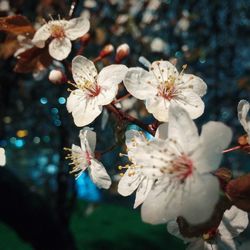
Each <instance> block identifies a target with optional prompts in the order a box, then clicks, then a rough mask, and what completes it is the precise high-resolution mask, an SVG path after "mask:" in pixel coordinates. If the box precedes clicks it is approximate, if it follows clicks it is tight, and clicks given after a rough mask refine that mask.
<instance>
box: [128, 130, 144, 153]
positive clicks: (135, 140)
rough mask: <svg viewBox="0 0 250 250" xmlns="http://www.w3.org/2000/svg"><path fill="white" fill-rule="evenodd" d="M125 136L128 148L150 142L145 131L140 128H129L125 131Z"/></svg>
mask: <svg viewBox="0 0 250 250" xmlns="http://www.w3.org/2000/svg"><path fill="white" fill-rule="evenodd" d="M125 137H126V146H127V148H128V150H130V149H133V148H136V147H137V146H138V145H141V144H144V143H147V142H148V140H147V138H146V136H145V135H144V133H143V132H141V131H138V130H133V129H131V130H127V131H126V133H125Z"/></svg>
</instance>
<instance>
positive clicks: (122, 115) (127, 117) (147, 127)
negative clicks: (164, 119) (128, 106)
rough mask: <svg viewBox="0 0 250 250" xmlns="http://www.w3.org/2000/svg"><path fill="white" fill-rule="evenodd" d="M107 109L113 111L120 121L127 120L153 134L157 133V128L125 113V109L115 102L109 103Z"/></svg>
mask: <svg viewBox="0 0 250 250" xmlns="http://www.w3.org/2000/svg"><path fill="white" fill-rule="evenodd" d="M105 107H106V108H107V110H109V111H110V112H111V113H113V114H114V115H115V116H116V117H117V118H118V119H119V120H120V121H127V122H131V123H134V124H136V125H137V126H139V127H140V128H142V129H144V130H145V131H147V132H148V133H150V134H151V135H155V130H154V129H153V128H152V126H151V125H147V124H145V123H143V122H141V121H140V120H138V119H137V118H135V117H133V116H131V115H129V114H127V113H125V112H124V111H122V110H120V109H118V108H116V107H115V106H114V105H113V104H109V105H106V106H105Z"/></svg>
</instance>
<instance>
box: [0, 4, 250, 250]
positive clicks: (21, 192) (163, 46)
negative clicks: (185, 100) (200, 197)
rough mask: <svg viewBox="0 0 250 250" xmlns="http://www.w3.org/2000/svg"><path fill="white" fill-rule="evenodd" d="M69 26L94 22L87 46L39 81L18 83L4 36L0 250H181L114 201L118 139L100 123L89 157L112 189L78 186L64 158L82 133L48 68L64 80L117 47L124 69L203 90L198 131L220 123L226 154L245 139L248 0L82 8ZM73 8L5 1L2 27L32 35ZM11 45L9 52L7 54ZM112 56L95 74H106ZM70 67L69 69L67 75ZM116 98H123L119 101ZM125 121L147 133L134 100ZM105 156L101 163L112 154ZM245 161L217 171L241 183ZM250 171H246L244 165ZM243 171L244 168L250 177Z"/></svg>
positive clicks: (116, 131) (106, 118) (120, 128)
mask: <svg viewBox="0 0 250 250" xmlns="http://www.w3.org/2000/svg"><path fill="white" fill-rule="evenodd" d="M75 3H76V7H75V10H74V13H73V16H74V17H78V16H80V15H84V16H86V17H88V18H89V19H90V22H91V29H90V32H89V34H90V38H88V39H87V40H86V39H80V40H78V41H75V42H74V46H73V49H72V53H71V55H70V57H69V60H68V61H64V62H62V63H58V62H51V63H50V65H49V66H48V67H47V68H45V69H42V70H40V71H39V72H28V73H16V72H14V71H13V68H14V67H15V65H16V62H17V59H16V58H14V57H13V54H14V52H15V50H16V49H17V48H18V45H17V44H14V42H13V40H15V41H16V39H14V38H12V37H9V35H8V34H7V33H6V32H1V33H0V41H1V43H0V67H1V71H0V147H4V148H5V150H6V156H7V164H6V166H5V167H3V168H1V169H0V197H1V204H0V249H3V250H12V249H17V250H19V249H22V250H24V249H25V250H26V249H42V250H45V249H51V250H54V249H61V250H63V249H90V250H92V249H93V250H94V249H109V250H110V249H150V250H151V249H170V250H173V249H184V248H185V247H184V245H183V243H182V242H181V241H179V240H178V239H176V238H174V237H172V236H170V235H169V234H168V233H167V230H166V226H165V225H159V226H151V225H147V224H145V223H143V222H142V221H141V218H140V211H139V210H140V209H137V210H133V209H132V206H133V200H134V197H128V198H125V197H121V196H120V195H118V194H117V181H118V180H119V171H118V170H117V166H118V165H120V164H121V163H123V161H125V159H123V158H122V159H121V158H120V157H119V152H121V151H123V152H124V138H123V134H124V131H125V130H126V129H127V125H129V124H124V125H121V124H117V123H116V121H115V120H114V117H112V115H109V114H108V113H107V112H104V113H103V114H102V115H101V116H99V117H98V118H97V119H96V120H95V122H94V123H93V124H91V127H94V128H95V131H96V132H97V136H98V143H97V150H98V151H101V152H103V151H105V154H103V155H102V158H101V160H102V162H103V163H104V165H105V166H106V168H107V171H108V172H109V173H110V175H112V176H113V182H114V183H113V185H112V187H111V189H110V190H107V191H103V190H100V189H98V188H96V187H95V185H94V184H93V183H92V182H91V180H90V179H89V177H88V175H87V173H84V174H82V175H81V177H80V178H79V179H78V180H77V181H75V180H74V177H73V176H71V175H70V174H69V170H70V167H69V165H68V162H67V161H66V160H65V152H64V151H63V148H64V147H71V144H72V143H74V144H77V145H79V143H80V142H79V138H78V133H79V129H78V128H76V127H75V125H74V124H73V119H72V116H71V114H68V112H67V110H66V107H65V103H66V99H67V97H68V95H69V94H68V92H67V88H68V86H66V84H53V83H51V82H50V81H49V80H48V74H49V72H50V71H51V70H52V69H60V70H62V71H63V72H65V73H66V74H67V76H68V77H69V78H72V76H71V75H69V71H68V68H67V64H68V63H70V62H71V59H72V58H73V56H75V55H76V53H80V54H83V55H84V56H86V57H88V58H90V59H93V58H95V57H97V56H98V53H99V52H100V51H101V50H102V49H103V47H104V46H105V45H107V44H112V45H113V46H114V47H115V48H117V47H118V46H119V45H121V44H123V43H127V44H128V45H129V47H130V54H129V55H128V57H126V58H125V59H124V60H123V63H124V64H126V65H127V66H129V67H131V66H141V65H140V63H139V61H138V59H139V57H140V56H144V57H145V58H147V59H148V60H149V61H154V60H159V59H166V60H171V61H173V62H177V68H178V69H181V66H182V65H183V64H187V65H188V68H187V72H192V73H194V74H196V75H198V76H200V77H202V78H203V79H204V81H205V82H206V83H207V85H208V93H207V95H206V96H205V97H204V101H205V104H206V110H205V113H204V115H203V116H202V117H201V118H199V119H198V120H196V121H197V124H198V125H199V128H200V127H201V125H202V124H204V123H206V122H207V121H209V120H220V121H223V122H225V123H226V124H227V125H229V126H230V127H231V128H232V129H233V132H234V140H233V142H232V146H233V145H235V144H236V141H237V137H238V136H240V135H242V134H243V133H244V132H243V129H242V127H241V126H240V124H239V121H238V119H237V110H236V109H237V104H238V102H239V100H240V99H248V100H250V47H249V44H250V36H249V34H250V2H249V1H248V0H237V1H234V0H225V1H218V0H199V1H195V0H189V1H188V0H162V1H160V0H141V1H137V0H128V1H122V0H106V1H105V0H103V1H95V0H86V1H83V0H82V1H75ZM70 6H71V1H60V0H40V1H32V0H13V1H12V0H9V1H8V0H1V1H0V14H1V16H10V15H15V14H21V15H24V16H26V17H27V18H28V19H29V20H30V21H31V22H32V24H33V25H34V27H39V25H41V24H42V23H43V18H44V19H45V20H47V21H48V20H50V17H49V14H51V15H52V16H53V17H54V18H55V19H57V16H58V14H59V15H60V16H61V18H64V17H65V18H66V17H67V16H68V13H69V11H70ZM11 41H12V43H11ZM114 60H115V53H113V54H111V55H110V56H108V57H107V58H105V59H104V60H102V61H101V62H99V63H98V65H97V66H98V67H100V68H101V67H103V66H104V65H107V64H110V63H114ZM65 66H66V67H65ZM124 93H125V92H124V90H123V89H121V90H120V94H121V95H122V94H124ZM121 107H122V108H123V110H126V111H127V112H129V113H130V114H131V115H133V116H136V117H138V118H140V119H142V120H143V121H145V122H146V123H150V122H152V121H153V118H152V116H151V115H149V114H148V113H147V112H146V110H145V107H144V104H143V103H142V102H141V101H135V100H134V99H133V98H129V99H126V100H125V101H123V102H122V103H121ZM110 147H112V151H110V152H109V150H108V149H109V148H110ZM247 161H248V162H249V157H248V159H247V157H246V155H244V154H243V153H241V152H234V153H230V154H228V155H226V156H225V158H224V161H223V163H222V166H225V167H228V168H231V169H232V170H233V172H234V174H235V175H236V176H237V175H240V174H242V173H243V172H245V171H249V169H247V166H246V163H247ZM248 165H249V164H248ZM248 167H249V166H248Z"/></svg>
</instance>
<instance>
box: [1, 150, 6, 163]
mask: <svg viewBox="0 0 250 250" xmlns="http://www.w3.org/2000/svg"><path fill="white" fill-rule="evenodd" d="M5 164H6V156H5V150H4V149H3V148H0V166H4V165H5Z"/></svg>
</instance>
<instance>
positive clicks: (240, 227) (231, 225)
mask: <svg viewBox="0 0 250 250" xmlns="http://www.w3.org/2000/svg"><path fill="white" fill-rule="evenodd" d="M248 223H249V221H248V213H246V212H244V211H242V210H240V209H238V208H237V207H235V206H232V207H231V208H230V209H229V210H226V211H225V213H224V215H223V218H222V221H221V223H220V226H219V228H218V229H219V233H220V234H221V238H223V239H227V238H228V239H233V238H234V237H236V236H238V235H239V234H240V233H242V232H243V231H244V230H245V229H246V228H247V226H248Z"/></svg>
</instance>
